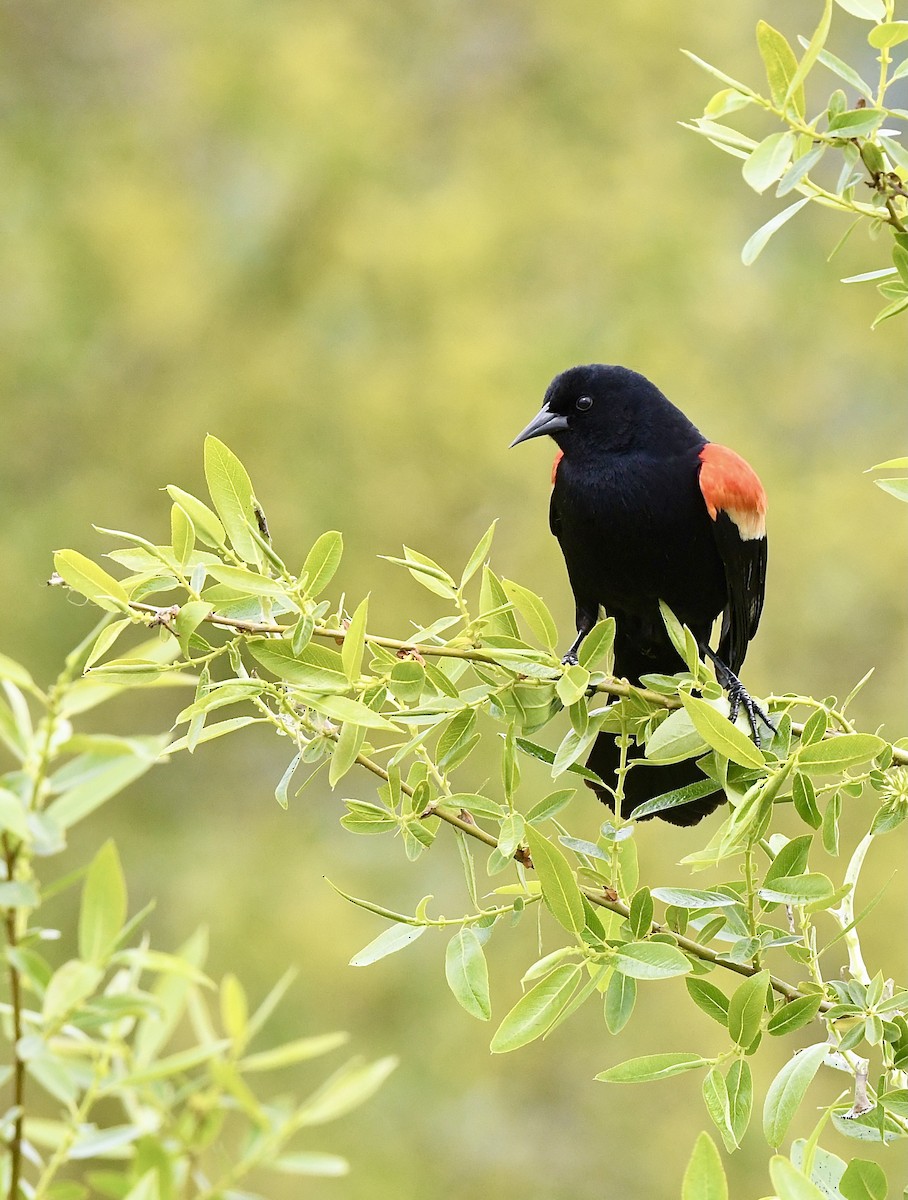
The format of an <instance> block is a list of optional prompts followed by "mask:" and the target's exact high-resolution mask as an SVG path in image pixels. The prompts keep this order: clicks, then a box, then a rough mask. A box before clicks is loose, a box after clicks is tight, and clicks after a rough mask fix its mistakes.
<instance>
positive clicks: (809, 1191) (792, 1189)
mask: <svg viewBox="0 0 908 1200" xmlns="http://www.w3.org/2000/svg"><path fill="white" fill-rule="evenodd" d="M839 2H840V3H841V0H839ZM769 1175H770V1178H771V1179H772V1186H773V1187H774V1188H775V1189H776V1191H777V1192H778V1193H779V1200H826V1193H825V1192H821V1191H820V1189H819V1188H818V1187H817V1186H816V1184H814V1183H811V1181H810V1180H809V1179H808V1178H807V1176H806V1175H805V1174H803V1172H801V1171H799V1170H798V1168H797V1167H796V1166H794V1164H793V1163H790V1162H789V1161H788V1159H787V1158H783V1157H782V1156H781V1155H780V1154H776V1155H774V1156H773V1157H772V1158H771V1159H770V1160H769Z"/></svg>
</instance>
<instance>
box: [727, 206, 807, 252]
mask: <svg viewBox="0 0 908 1200" xmlns="http://www.w3.org/2000/svg"><path fill="white" fill-rule="evenodd" d="M809 203H810V197H809V196H805V198H804V199H803V200H796V201H795V202H794V204H789V206H788V208H783V209H782V211H781V212H779V213H776V215H775V216H774V217H772V218H771V219H770V220H768V221H767V222H766V224H765V225H761V226H760V228H759V229H758V230H756V232H755V233H752V234H751V235H750V237H749V238H748V239H747V241H746V242H745V243H744V248H743V249H742V251H741V262H742V263H743V264H744V266H745V267H749V266H750V265H751V264H752V263H754V262H756V260H757V258H758V257H759V256H760V254H761V253H762V252H763V250H764V249H765V247H766V243H767V242H768V241H769V239H770V238H771V237H772V236H773V234H774V233H777V232H778V231H779V230H780V229H781V228H782V226H783V225H784V224H786V222H788V221H790V220H791V218H792V217H793V216H794V215H795V213H796V212H799V211H800V210H801V209H802V208H803V207H804V205H805V204H809Z"/></svg>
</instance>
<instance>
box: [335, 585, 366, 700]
mask: <svg viewBox="0 0 908 1200" xmlns="http://www.w3.org/2000/svg"><path fill="white" fill-rule="evenodd" d="M368 616H369V597H368V596H366V598H365V599H364V600H363V601H362V602H361V603H360V604H359V605H358V607H357V609H356V612H355V613H354V614H353V616H352V618H351V620H350V626H349V628H348V629H347V633H346V635H345V637H344V644H343V646H342V647H341V662H342V663H343V666H344V674H345V675H346V676H347V678H348V679H349V681H350V682H351V683H356V682H357V680H358V679H359V677H360V675H361V674H362V666H363V653H364V651H365V649H366V621H367V620H368Z"/></svg>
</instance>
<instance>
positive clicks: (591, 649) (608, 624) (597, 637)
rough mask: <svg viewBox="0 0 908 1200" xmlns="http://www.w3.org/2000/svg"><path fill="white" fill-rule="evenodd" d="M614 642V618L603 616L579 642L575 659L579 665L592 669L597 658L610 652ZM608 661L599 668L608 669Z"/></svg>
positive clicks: (597, 660) (596, 662) (604, 656)
mask: <svg viewBox="0 0 908 1200" xmlns="http://www.w3.org/2000/svg"><path fill="white" fill-rule="evenodd" d="M614 643H615V618H614V617H605V618H604V619H603V620H602V621H598V622H597V623H596V624H595V625H594V626H593V628H592V629H591V630H590V632H589V633H588V634H587V635H586V637H585V638H584V639H583V641H582V642H581V644H580V649H579V650H578V652H577V659H578V661H579V663H580V665H581V667H586V669H587V670H588V671H592V670H593V668H594V667H595V666H596V665H597V664H598V662H599V660H600V659H602V658H606V656H607V655H609V654H610V652H611V649H612V646H613V645H614ZM610 669H611V668H610V666H609V663H608V661H606V664H605V665H604V666H603V667H601V668H600V670H610Z"/></svg>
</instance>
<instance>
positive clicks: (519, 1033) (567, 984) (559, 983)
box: [490, 963, 583, 1054]
mask: <svg viewBox="0 0 908 1200" xmlns="http://www.w3.org/2000/svg"><path fill="white" fill-rule="evenodd" d="M582 973H583V972H582V970H581V968H580V967H579V966H577V965H576V964H572V963H562V965H561V966H560V967H556V968H555V969H554V971H551V972H550V973H549V974H548V975H547V976H546V977H545V979H541V980H540V981H539V983H537V984H536V986H535V987H533V988H531V989H530V991H528V992H527V993H526V995H524V996H522V997H521V998H520V999H519V1000H518V1001H517V1003H516V1004H515V1005H514V1007H513V1008H512V1009H511V1011H510V1012H509V1013H508V1015H507V1016H506V1017H505V1018H504V1020H503V1021H502V1022H501V1024H500V1025H499V1027H498V1029H497V1030H496V1032H495V1036H494V1037H493V1038H492V1043H491V1046H490V1049H491V1051H492V1053H493V1054H507V1053H509V1052H510V1051H511V1050H517V1049H519V1048H520V1047H521V1046H525V1045H527V1043H528V1042H532V1041H534V1040H535V1039H536V1038H538V1037H541V1036H542V1034H544V1033H545V1031H546V1030H547V1029H548V1028H549V1026H550V1025H551V1024H552V1023H553V1022H554V1020H555V1019H556V1017H557V1016H558V1015H559V1013H560V1012H561V1010H562V1009H563V1008H565V1006H566V1005H567V1004H568V1003H569V1002H570V999H571V996H572V995H573V993H574V990H575V989H576V987H577V984H578V983H579V982H580V978H581V975H582Z"/></svg>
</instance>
